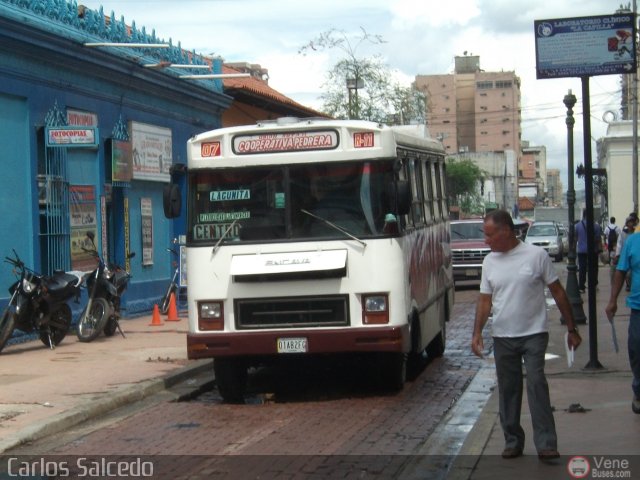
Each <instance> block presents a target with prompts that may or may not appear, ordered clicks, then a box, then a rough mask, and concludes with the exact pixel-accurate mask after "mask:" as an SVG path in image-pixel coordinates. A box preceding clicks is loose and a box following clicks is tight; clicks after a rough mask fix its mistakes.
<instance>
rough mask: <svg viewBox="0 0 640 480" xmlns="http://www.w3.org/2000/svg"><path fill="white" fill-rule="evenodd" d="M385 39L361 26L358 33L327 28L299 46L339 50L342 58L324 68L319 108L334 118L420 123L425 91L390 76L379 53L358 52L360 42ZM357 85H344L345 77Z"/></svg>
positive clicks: (310, 49) (308, 50)
mask: <svg viewBox="0 0 640 480" xmlns="http://www.w3.org/2000/svg"><path fill="white" fill-rule="evenodd" d="M381 43H385V42H384V40H383V39H382V37H381V36H380V35H371V34H369V33H367V32H366V31H365V30H364V29H363V28H361V31H360V33H359V34H358V35H348V34H347V33H346V32H344V31H342V30H335V29H331V30H329V31H327V32H324V33H322V34H320V35H319V36H318V37H317V38H316V39H314V40H311V41H310V42H309V43H308V44H306V45H305V46H303V47H302V48H301V49H300V50H299V53H301V54H303V55H307V54H309V53H311V52H317V51H322V50H335V49H337V50H341V51H342V55H343V56H342V58H340V59H339V60H338V61H337V62H336V63H335V65H334V66H333V67H332V68H331V69H330V70H329V71H328V72H327V77H326V81H325V83H324V85H323V87H324V89H325V91H324V93H323V94H322V95H321V98H322V100H323V107H322V109H323V111H324V112H325V113H326V114H328V115H330V116H332V117H335V118H339V119H345V118H354V119H361V120H371V121H374V122H380V123H391V124H408V123H411V122H417V123H424V120H425V107H426V102H425V95H424V94H423V93H422V92H420V91H418V90H417V89H415V88H414V87H413V86H411V87H404V86H402V85H400V84H399V83H398V82H397V81H395V80H393V73H392V71H391V70H390V69H389V67H388V66H387V65H386V64H385V63H384V61H383V60H382V58H381V57H380V56H379V55H373V56H368V57H367V56H359V55H358V49H359V48H360V47H362V46H363V45H364V44H371V45H378V44H381ZM348 80H350V81H351V82H352V84H353V85H358V84H360V85H361V87H359V88H351V89H349V88H347V81H348Z"/></svg>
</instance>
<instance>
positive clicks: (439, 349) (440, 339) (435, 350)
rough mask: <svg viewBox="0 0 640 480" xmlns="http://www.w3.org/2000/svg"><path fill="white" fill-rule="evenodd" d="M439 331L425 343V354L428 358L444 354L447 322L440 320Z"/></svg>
mask: <svg viewBox="0 0 640 480" xmlns="http://www.w3.org/2000/svg"><path fill="white" fill-rule="evenodd" d="M440 327H441V328H440V332H439V333H438V334H437V335H436V336H435V337H433V340H431V341H430V342H429V345H427V356H428V357H429V358H437V357H441V356H442V355H444V348H445V344H446V341H447V324H446V323H445V322H442V324H441V325H440Z"/></svg>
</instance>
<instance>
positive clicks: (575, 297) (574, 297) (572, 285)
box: [560, 90, 587, 324]
mask: <svg viewBox="0 0 640 480" xmlns="http://www.w3.org/2000/svg"><path fill="white" fill-rule="evenodd" d="M563 103H564V104H565V106H566V107H567V119H566V124H567V204H568V206H569V218H568V221H569V254H568V255H567V258H568V260H567V286H566V290H567V296H568V297H569V302H570V303H571V309H572V311H573V318H574V320H575V321H576V323H579V324H584V323H587V318H586V317H585V316H584V310H583V309H582V297H581V296H580V292H579V291H578V277H577V273H576V272H577V270H578V269H577V267H576V245H575V225H574V224H575V204H576V191H575V189H574V185H573V178H574V173H573V126H574V124H575V123H576V121H575V119H574V118H573V107H574V106H575V104H576V96H575V95H574V94H573V93H571V90H569V93H567V95H565V97H564V100H563ZM560 321H561V322H562V323H565V320H564V318H561V319H560Z"/></svg>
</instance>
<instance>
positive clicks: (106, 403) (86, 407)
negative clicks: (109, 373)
mask: <svg viewBox="0 0 640 480" xmlns="http://www.w3.org/2000/svg"><path fill="white" fill-rule="evenodd" d="M207 370H210V371H211V372H213V362H212V360H194V361H193V363H192V364H190V365H187V366H184V367H182V368H180V369H177V370H176V371H174V372H171V373H169V374H167V375H165V376H163V377H159V378H154V379H150V380H143V381H141V382H139V383H136V384H132V385H127V386H126V387H124V388H122V389H120V390H119V391H116V392H108V393H107V394H106V395H103V396H100V397H99V398H95V399H91V400H87V401H86V402H84V403H83V404H81V405H79V406H77V407H74V408H73V410H70V411H66V412H61V413H59V414H57V415H54V416H52V417H51V418H49V419H47V420H45V421H42V422H40V423H37V424H34V425H29V426H28V427H25V428H23V429H22V430H19V431H18V432H16V433H15V434H13V435H12V436H10V437H8V438H6V439H4V440H2V441H0V454H2V453H3V452H5V451H7V450H9V449H11V448H15V447H18V446H20V445H23V444H25V443H28V442H33V441H35V440H39V439H41V438H44V437H47V436H50V435H54V434H56V433H60V432H62V431H64V430H67V429H69V428H71V427H74V426H76V425H78V424H80V423H82V422H84V421H87V420H90V419H92V418H96V417H98V416H100V415H104V414H106V413H109V412H111V411H113V410H116V409H117V408H120V407H122V406H124V405H128V404H132V403H135V402H139V401H140V400H143V399H145V398H147V397H149V396H151V395H154V394H156V393H158V392H161V391H163V390H167V389H169V388H171V387H173V386H175V385H177V384H179V383H180V382H183V381H184V380H186V379H187V378H189V377H192V376H194V375H197V374H199V373H202V372H205V371H207ZM194 388H200V386H199V385H196V386H195V387H194Z"/></svg>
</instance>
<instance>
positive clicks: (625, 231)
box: [611, 214, 638, 292]
mask: <svg viewBox="0 0 640 480" xmlns="http://www.w3.org/2000/svg"><path fill="white" fill-rule="evenodd" d="M637 224H638V217H637V216H633V214H632V215H629V216H628V217H627V218H626V219H625V221H624V227H623V228H622V232H620V237H619V238H618V242H617V243H616V250H615V253H614V255H613V261H612V262H611V265H612V266H613V271H612V272H611V285H613V275H614V274H615V270H616V268H617V265H618V258H619V257H620V253H621V252H622V247H623V246H624V244H625V242H626V241H627V238H628V237H629V235H631V234H633V233H634V232H635V229H636V225H637ZM625 283H626V285H627V292H629V291H630V290H631V275H629V273H628V272H627V274H626V275H625Z"/></svg>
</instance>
